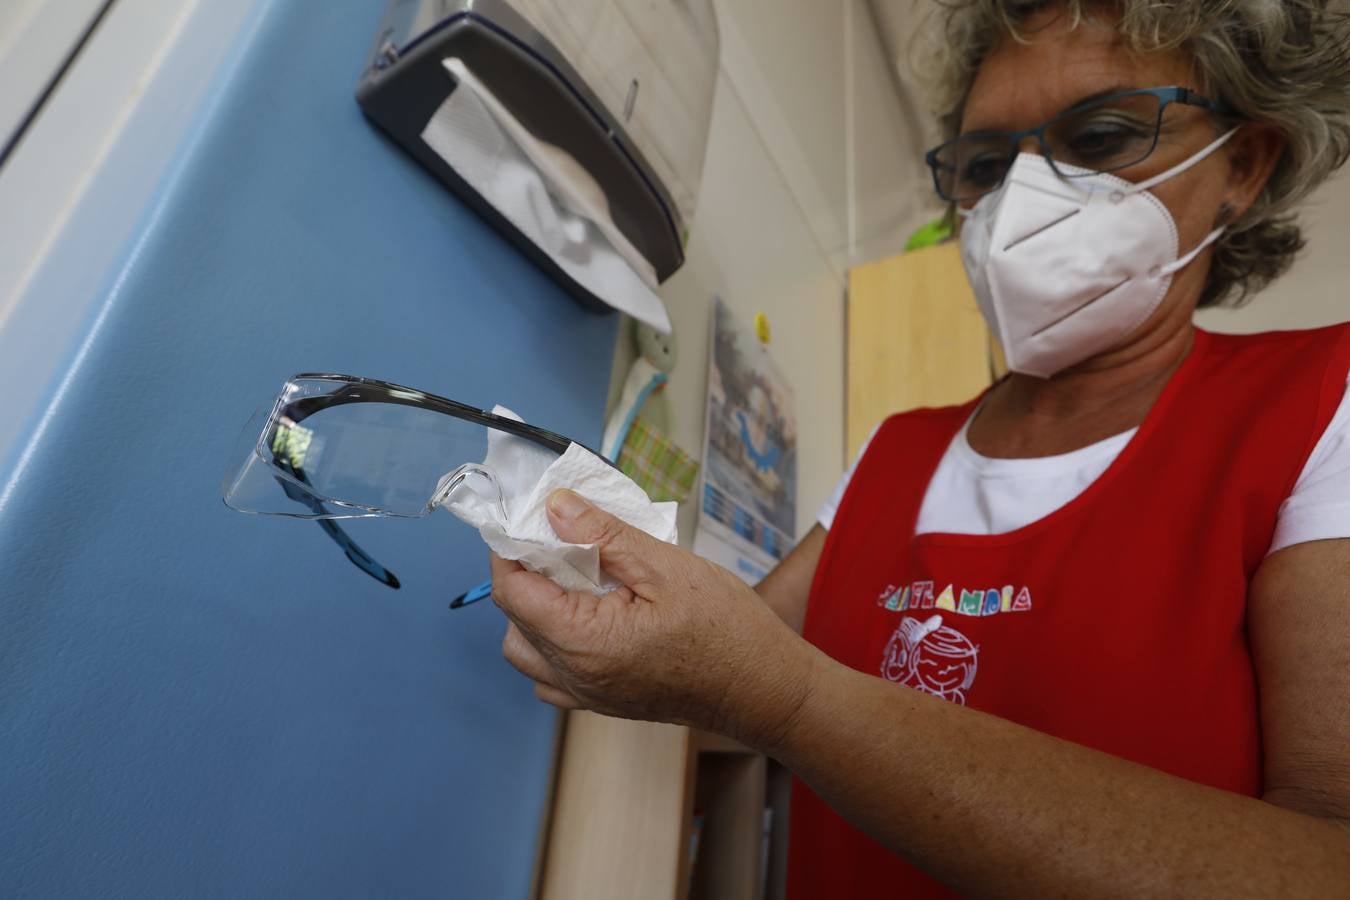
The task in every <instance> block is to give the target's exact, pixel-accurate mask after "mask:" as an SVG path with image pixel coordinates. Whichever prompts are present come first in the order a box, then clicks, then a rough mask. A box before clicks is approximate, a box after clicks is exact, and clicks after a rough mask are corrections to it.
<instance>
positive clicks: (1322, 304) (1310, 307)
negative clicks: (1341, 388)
mask: <svg viewBox="0 0 1350 900" xmlns="http://www.w3.org/2000/svg"><path fill="white" fill-rule="evenodd" d="M1301 218H1302V222H1303V233H1304V236H1305V237H1306V238H1307V239H1308V246H1307V248H1306V249H1305V250H1304V251H1303V254H1302V255H1301V256H1300V257H1299V258H1298V259H1297V260H1296V261H1295V262H1294V267H1293V268H1292V269H1290V270H1289V272H1288V274H1286V275H1285V276H1284V277H1283V278H1281V279H1280V280H1279V281H1276V282H1275V283H1274V284H1273V285H1271V286H1270V287H1269V288H1267V289H1266V290H1265V291H1264V292H1262V293H1260V294H1258V295H1257V296H1256V297H1255V298H1254V299H1252V300H1251V301H1250V302H1249V303H1248V304H1247V305H1246V306H1244V307H1242V308H1240V309H1236V310H1222V309H1220V310H1208V311H1206V312H1202V313H1200V314H1199V315H1198V316H1196V321H1197V322H1198V323H1199V324H1200V325H1201V326H1202V327H1204V328H1210V329H1213V330H1215V331H1232V332H1251V331H1268V330H1276V329H1289V328H1313V327H1316V326H1318V325H1330V324H1333V323H1335V322H1345V321H1347V320H1350V167H1347V168H1346V169H1344V170H1342V171H1341V172H1340V173H1339V174H1338V175H1337V176H1336V177H1335V178H1334V179H1332V180H1331V181H1329V182H1327V183H1326V184H1325V185H1323V186H1322V187H1321V189H1319V190H1318V192H1317V193H1316V194H1314V195H1313V196H1312V198H1311V199H1310V200H1309V201H1308V205H1307V207H1306V208H1305V210H1304V213H1303V215H1302V216H1301Z"/></svg>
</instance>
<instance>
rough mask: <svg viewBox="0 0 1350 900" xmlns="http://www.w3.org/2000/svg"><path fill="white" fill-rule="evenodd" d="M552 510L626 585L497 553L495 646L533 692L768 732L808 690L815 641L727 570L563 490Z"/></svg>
mask: <svg viewBox="0 0 1350 900" xmlns="http://www.w3.org/2000/svg"><path fill="white" fill-rule="evenodd" d="M548 512H549V520H550V522H551V523H552V525H553V529H554V530H555V531H556V532H557V533H558V536H559V537H561V538H562V539H563V540H565V541H570V542H572V543H578V544H596V545H598V547H599V550H600V563H601V566H602V567H603V568H604V569H605V571H607V572H608V573H609V574H610V575H612V576H614V577H615V578H617V579H619V580H621V581H622V582H623V583H624V584H625V585H627V587H623V588H620V589H618V590H616V591H613V592H611V593H609V594H606V595H605V596H603V597H595V596H592V595H590V594H584V593H568V592H566V591H564V590H563V589H562V588H560V587H558V586H557V585H556V584H554V583H553V582H551V581H549V580H548V579H547V578H545V577H544V576H542V575H538V574H535V573H533V572H528V571H526V570H525V569H524V568H522V567H521V566H520V564H519V563H515V562H509V561H506V560H503V559H500V558H498V557H497V556H496V555H493V557H492V583H493V599H494V600H495V601H496V603H497V605H498V606H500V607H501V608H502V610H503V611H504V612H505V613H506V615H507V616H508V617H509V618H510V620H511V625H510V626H509V627H508V629H507V632H506V639H505V641H504V642H503V645H502V650H503V652H504V653H505V655H506V658H507V660H508V661H509V662H510V663H511V664H512V665H513V666H515V667H516V668H517V669H519V670H520V671H521V672H523V673H524V674H525V675H527V676H528V677H530V678H531V679H533V680H534V682H535V685H536V686H535V692H536V694H537V695H538V696H539V697H540V699H542V700H545V701H547V702H549V703H552V704H554V705H555V706H560V707H563V708H569V709H575V708H584V709H592V710H595V711H597V712H601V713H605V714H607V715H612V716H621V717H624V718H629V719H648V720H656V721H664V722H675V723H679V724H687V725H694V726H697V727H700V728H704V729H707V730H709V731H716V732H719V733H722V734H727V735H730V736H732V737H735V738H737V739H739V740H741V741H744V742H745V743H747V744H751V745H764V744H765V743H773V742H775V741H776V739H777V738H778V737H779V736H780V734H781V733H782V731H783V730H784V729H786V727H787V726H788V724H789V723H790V721H791V719H792V717H793V715H794V713H795V712H796V710H798V709H799V708H800V707H801V705H802V704H803V702H804V701H805V699H806V696H807V694H808V692H809V690H810V672H811V668H812V665H813V661H814V656H815V651H814V650H812V649H811V648H810V646H809V645H807V644H806V643H805V642H804V641H802V640H801V639H800V638H799V637H798V636H797V635H796V634H794V633H793V632H792V630H791V629H789V628H788V627H787V626H786V625H784V624H783V622H782V620H781V619H779V618H778V616H776V615H775V614H774V613H773V612H772V611H771V610H770V609H769V608H768V607H767V606H766V605H765V604H764V602H763V601H762V600H761V599H760V598H759V596H758V595H757V594H755V593H754V591H752V590H751V589H750V588H749V587H748V586H746V585H745V584H744V583H742V582H741V581H739V580H738V579H737V578H736V577H735V576H733V575H732V574H731V573H730V572H728V571H726V570H725V569H722V568H720V567H718V566H715V565H713V564H712V563H709V562H707V561H705V560H702V559H700V558H698V557H696V556H693V555H692V554H689V553H686V552H684V551H683V550H680V549H679V548H678V547H675V546H672V545H670V544H666V543H663V542H661V541H658V540H656V539H655V538H653V537H650V536H649V535H647V534H645V533H643V532H642V531H639V530H638V529H636V528H632V527H630V526H629V525H627V524H625V523H624V522H622V521H621V520H619V519H616V518H615V517H613V516H611V515H609V514H608V513H606V512H604V511H602V510H600V509H597V508H596V507H594V506H591V505H590V504H589V503H587V502H586V501H585V500H584V499H582V498H581V497H580V496H579V495H578V494H575V493H573V492H571V491H558V492H557V493H555V494H554V495H553V496H552V497H550V498H549V504H548Z"/></svg>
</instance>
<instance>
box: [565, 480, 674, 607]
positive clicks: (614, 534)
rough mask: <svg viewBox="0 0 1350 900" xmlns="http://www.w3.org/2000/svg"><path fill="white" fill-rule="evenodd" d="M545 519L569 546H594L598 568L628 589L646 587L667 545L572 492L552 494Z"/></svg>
mask: <svg viewBox="0 0 1350 900" xmlns="http://www.w3.org/2000/svg"><path fill="white" fill-rule="evenodd" d="M548 520H549V524H551V525H552V526H553V530H554V531H555V532H557V534H558V537H560V538H562V539H563V540H564V541H567V542H568V543H571V544H595V545H596V546H597V547H598V548H599V550H600V565H601V566H602V567H603V568H604V570H605V571H606V572H608V573H609V574H611V575H613V576H614V577H615V578H617V579H619V580H620V581H622V582H623V583H624V584H626V585H628V586H629V587H637V586H638V585H642V584H648V583H650V582H651V580H652V576H653V575H654V574H655V572H656V571H657V569H656V568H655V566H654V564H655V563H657V561H658V560H660V559H661V558H662V557H663V555H664V554H665V553H666V551H667V550H668V547H667V545H666V544H664V543H663V542H661V541H658V540H657V539H656V538H654V537H652V536H651V535H649V534H647V532H645V531H643V530H642V529H640V528H634V527H633V526H632V525H629V524H628V523H627V522H625V521H624V520H623V519H620V518H618V517H617V516H613V515H610V514H609V513H607V512H605V511H604V510H603V509H600V508H599V507H598V506H593V505H591V504H590V503H589V502H587V501H586V499H585V498H584V497H582V496H581V495H580V494H578V493H577V492H575V491H565V490H564V491H554V492H553V493H552V494H551V495H549V498H548Z"/></svg>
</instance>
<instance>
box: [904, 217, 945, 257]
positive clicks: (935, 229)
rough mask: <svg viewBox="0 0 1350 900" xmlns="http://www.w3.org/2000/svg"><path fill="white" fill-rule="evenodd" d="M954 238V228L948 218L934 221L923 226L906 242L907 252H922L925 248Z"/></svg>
mask: <svg viewBox="0 0 1350 900" xmlns="http://www.w3.org/2000/svg"><path fill="white" fill-rule="evenodd" d="M951 236H952V226H951V224H950V222H949V221H948V219H947V217H946V216H943V217H942V218H940V219H934V220H933V221H931V222H929V223H928V224H927V225H921V226H919V228H918V229H917V230H915V232H914V233H913V234H911V235H910V236H909V240H908V241H906V242H905V252H906V253H908V252H909V251H911V250H922V249H923V248H924V247H932V246H935V245H937V244H940V243H942V242H943V241H945V240H947V238H949V237H951Z"/></svg>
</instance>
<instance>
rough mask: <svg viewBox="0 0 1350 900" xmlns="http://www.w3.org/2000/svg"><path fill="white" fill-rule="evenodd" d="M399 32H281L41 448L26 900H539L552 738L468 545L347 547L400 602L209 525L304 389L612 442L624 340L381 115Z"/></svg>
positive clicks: (6, 585)
mask: <svg viewBox="0 0 1350 900" xmlns="http://www.w3.org/2000/svg"><path fill="white" fill-rule="evenodd" d="M382 5H383V4H382V2H380V0H322V2H320V0H309V2H301V0H272V2H269V3H266V4H264V5H263V6H262V9H261V11H260V13H259V14H260V15H261V17H262V18H261V21H260V27H258V28H257V29H255V30H252V31H250V32H249V37H248V43H247V45H246V46H242V47H240V48H239V49H238V53H237V56H236V58H235V65H234V66H233V67H232V68H231V69H230V70H229V71H228V72H227V73H225V74H224V75H222V80H221V83H220V84H219V85H218V88H217V91H216V93H215V95H214V96H215V103H214V104H213V105H212V107H211V109H210V110H209V111H208V112H207V113H206V114H204V115H203V118H202V121H201V122H200V123H199V127H198V129H197V130H196V132H195V133H194V135H193V139H192V140H191V141H189V142H188V143H187V144H186V145H185V146H184V147H183V149H182V151H181V153H180V155H179V158H178V160H177V163H176V165H175V167H174V169H173V170H172V173H171V175H170V176H166V182H165V184H164V185H163V186H162V189H161V192H160V194H159V196H157V197H154V198H147V208H146V215H145V218H144V225H143V227H142V229H141V230H140V233H139V234H138V236H137V239H136V241H134V242H133V244H132V246H130V247H128V249H127V252H126V254H125V258H124V259H123V260H122V261H121V263H120V264H119V266H118V268H117V269H116V271H113V272H109V273H108V278H107V287H106V296H104V297H102V298H101V299H100V307H99V310H100V314H99V317H98V318H96V319H95V320H94V321H91V322H90V323H89V327H88V330H87V331H86V332H85V333H83V334H80V335H76V336H74V339H73V340H72V343H71V347H70V352H71V356H72V359H74V358H75V355H76V352H77V346H78V345H79V344H80V343H82V342H83V343H86V344H87V350H86V353H85V357H84V359H83V362H82V363H81V365H80V366H79V367H78V368H76V369H74V370H73V371H72V375H71V377H70V379H69V383H68V385H67V387H66V389H65V390H64V391H58V390H56V389H55V387H54V388H53V390H52V393H51V400H50V403H49V404H48V405H47V407H46V408H45V409H44V410H43V413H44V414H46V417H47V422H48V424H47V427H46V428H45V429H44V430H42V431H41V432H36V431H35V432H32V435H31V436H32V438H33V440H32V442H31V449H32V450H33V451H34V452H33V455H32V457H31V461H30V463H29V464H28V466H27V468H26V469H25V470H24V474H23V477H22V479H21V480H20V481H19V482H18V483H17V486H16V488H15V490H14V491H13V493H12V494H11V495H10V497H9V498H8V501H7V502H6V503H5V505H4V506H3V507H2V508H0V566H3V572H4V575H3V576H2V577H0V885H2V886H0V893H3V895H4V896H6V897H16V896H34V897H94V896H97V897H115V896H127V897H170V896H173V897H186V896H212V897H256V896H270V897H325V898H328V897H440V898H447V897H448V898H509V897H523V896H525V895H526V894H527V892H528V886H529V882H530V875H531V867H532V864H533V860H534V854H535V849H536V837H537V834H538V829H539V826H540V822H541V816H542V813H543V810H544V808H545V804H546V801H547V796H546V794H547V788H548V770H549V765H550V760H551V754H552V735H553V729H554V724H555V717H554V715H553V713H552V712H551V711H550V710H549V709H548V708H546V707H544V706H542V705H540V704H538V703H537V702H536V701H535V700H534V699H533V696H532V694H531V690H530V685H529V684H528V683H527V682H526V681H525V680H524V679H523V678H521V677H519V676H518V675H516V674H515V673H514V672H513V671H512V670H510V669H509V667H507V666H506V665H505V663H504V662H503V661H502V660H501V658H500V654H499V649H498V645H499V641H500V637H501V633H502V630H503V628H504V620H503V619H502V617H501V615H500V613H499V612H498V611H497V610H496V609H495V608H494V607H493V606H492V605H491V604H487V603H485V604H480V605H478V606H476V607H471V608H469V609H466V610H460V611H457V612H450V611H448V610H447V608H446V604H447V603H448V601H449V600H450V599H451V598H452V597H453V596H454V595H455V594H457V593H458V592H459V591H461V590H463V589H464V588H466V587H468V586H470V585H472V584H474V583H476V582H477V581H478V580H481V579H482V578H483V577H484V576H485V575H486V569H487V565H486V555H485V550H484V549H483V547H482V545H481V543H480V542H479V540H478V538H477V536H476V535H475V534H474V533H472V532H471V531H470V530H468V529H467V528H465V527H464V526H462V525H460V524H459V523H457V522H455V521H454V520H453V519H451V517H450V516H449V515H448V514H445V513H438V514H437V515H435V516H432V517H431V518H430V519H427V520H423V521H414V522H357V523H354V524H353V525H352V528H351V530H352V532H353V535H354V536H355V537H356V539H357V540H358V541H359V542H361V543H362V544H363V545H365V546H366V547H367V549H368V550H370V551H371V552H372V554H373V555H374V556H375V557H376V558H377V559H379V560H381V561H382V562H385V563H386V564H387V565H388V566H389V567H390V568H391V569H392V570H394V571H395V572H396V573H397V574H398V576H399V577H400V578H401V579H402V581H403V584H404V589H403V590H401V591H397V592H395V591H391V590H389V589H388V588H385V587H383V586H381V585H379V584H377V583H376V582H374V581H373V580H371V579H370V578H368V577H367V576H365V575H363V574H362V573H361V572H359V571H358V570H357V569H356V568H354V567H353V566H351V565H350V564H349V563H347V561H346V560H345V559H343V558H342V556H341V554H340V552H339V550H338V549H337V547H336V546H335V545H334V544H333V543H332V542H330V541H329V540H328V539H327V538H326V537H325V536H324V535H323V534H322V533H321V532H320V530H319V528H318V527H317V526H315V525H314V524H312V523H308V522H294V521H280V520H267V519H257V518H252V517H247V516H243V515H240V514H238V513H234V512H231V511H229V510H227V509H226V508H225V507H224V506H223V505H222V503H221V501H220V496H219V483H220V479H221V476H222V474H223V472H224V469H225V467H226V465H227V463H229V462H230V460H229V458H228V457H229V455H230V451H231V449H232V446H233V443H234V440H235V438H236V436H237V434H238V431H239V429H240V427H241V426H242V424H243V423H244V421H245V420H246V419H247V417H248V416H249V414H250V413H251V412H252V411H253V409H254V408H255V407H256V406H258V405H259V404H262V403H264V402H266V400H267V399H269V398H270V397H271V396H272V395H273V394H274V393H275V391H276V390H277V388H278V387H279V386H280V385H281V382H282V381H283V380H284V378H285V377H286V376H287V375H289V374H291V373H292V372H296V371H302V370H309V371H336V372H350V373H354V374H361V375H368V376H372V377H377V378H383V379H386V380H390V381H395V382H399V383H403V384H408V385H412V386H415V387H418V388H422V389H425V390H429V391H433V392H436V393H440V394H444V395H447V396H451V397H454V398H457V399H460V400H463V401H466V402H469V403H472V404H475V405H479V406H490V405H491V404H493V403H496V402H501V403H504V404H506V405H508V406H512V407H513V408H515V409H516V411H517V412H519V413H521V414H522V415H523V416H524V417H525V418H527V419H529V420H532V421H536V422H538V423H540V424H543V425H546V426H548V427H550V428H553V429H555V430H558V431H561V432H562V433H565V434H570V435H572V436H573V437H575V438H577V439H578V440H583V441H587V442H591V443H594V442H596V441H597V440H598V438H599V434H600V423H601V416H602V407H603V404H604V399H605V394H606V385H607V381H608V376H609V368H610V359H611V353H612V348H613V342H614V335H615V325H616V323H615V321H614V319H613V318H605V317H597V316H594V315H592V314H590V313H587V312H585V311H583V310H582V309H581V308H579V307H578V306H577V305H576V304H574V303H573V302H572V301H571V300H570V299H568V298H567V297H566V296H565V295H564V294H563V293H562V292H561V291H560V290H559V289H558V288H557V287H556V286H555V285H553V284H552V283H550V282H549V281H547V280H546V279H545V278H544V277H543V276H542V275H541V274H540V273H539V272H538V271H537V270H536V269H534V268H533V267H532V266H531V265H529V264H528V263H527V262H525V261H524V260H523V259H522V258H520V257H519V256H517V255H516V254H515V253H514V252H513V250H512V249H511V248H510V247H509V245H507V244H506V243H505V242H504V241H503V240H502V239H501V238H500V237H499V236H498V235H496V234H495V233H494V232H492V231H491V230H490V229H489V228H488V227H487V226H485V225H484V224H483V223H482V222H481V221H480V220H479V219H478V218H476V217H475V216H474V214H473V213H472V212H470V211H469V210H468V209H467V208H466V207H464V206H463V205H461V204H460V203H459V202H458V201H457V200H456V199H455V198H453V197H452V196H450V195H449V194H447V193H446V192H445V191H444V190H443V189H442V188H440V187H439V186H438V185H437V184H436V183H435V182H434V181H433V180H432V179H431V178H430V177H429V176H428V175H426V174H425V173H424V172H423V171H422V170H420V169H419V168H417V167H416V165H415V164H414V163H412V162H411V161H410V160H409V159H408V158H407V157H405V156H404V155H403V154H402V153H401V152H400V151H399V150H397V149H396V148H395V147H393V146H392V145H391V144H390V143H389V142H388V141H387V140H385V139H384V138H383V136H382V135H380V134H379V133H378V132H376V131H375V130H374V129H373V127H371V126H370V125H369V124H367V122H366V121H365V120H364V119H363V118H362V117H361V115H360V112H359V111H358V109H357V106H356V103H355V101H354V100H353V98H352V91H353V87H354V85H355V81H356V77H357V75H358V73H359V70H360V67H361V65H362V62H363V60H364V56H365V54H366V52H367V50H368V48H369V45H370V41H371V38H372V36H373V34H374V30H375V26H376V24H377V21H378V19H379V15H380V12H381V7H382ZM57 301H59V298H54V299H53V302H57ZM11 462H12V460H11Z"/></svg>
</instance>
